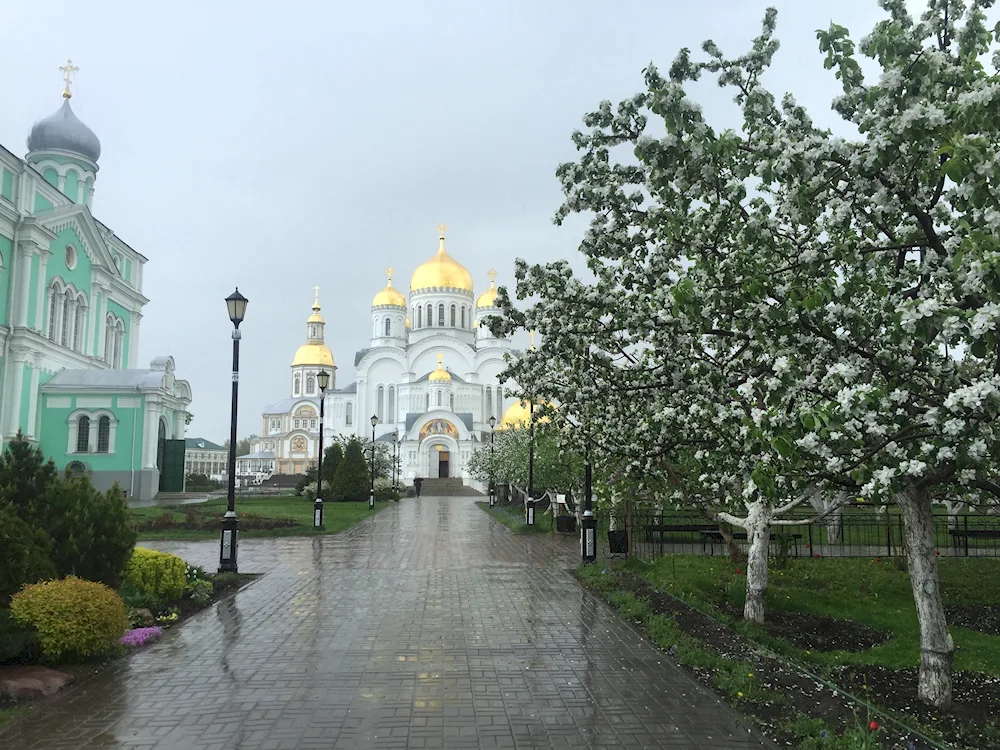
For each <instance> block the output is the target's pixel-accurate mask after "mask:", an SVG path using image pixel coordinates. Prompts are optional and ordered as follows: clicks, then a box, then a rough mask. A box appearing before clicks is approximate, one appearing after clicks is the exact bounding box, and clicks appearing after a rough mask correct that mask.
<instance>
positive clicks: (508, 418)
mask: <svg viewBox="0 0 1000 750" xmlns="http://www.w3.org/2000/svg"><path fill="white" fill-rule="evenodd" d="M544 403H545V402H544V401H539V402H538V403H537V404H535V405H536V406H542V405H543V404H544ZM536 421H538V422H548V421H549V418H548V417H539V418H538V419H537V420H536ZM530 423H531V407H530V405H529V404H528V402H527V401H515V402H514V403H513V404H511V405H510V406H508V407H507V411H505V412H504V413H503V416H502V417H501V418H500V424H499V427H500V429H501V430H507V429H511V428H514V429H517V428H519V427H526V426H527V425H529V424H530Z"/></svg>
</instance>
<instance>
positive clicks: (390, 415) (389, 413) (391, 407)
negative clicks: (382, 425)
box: [385, 385, 396, 422]
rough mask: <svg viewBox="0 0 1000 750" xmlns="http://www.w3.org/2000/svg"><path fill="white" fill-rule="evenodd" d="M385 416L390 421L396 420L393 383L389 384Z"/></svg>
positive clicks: (394, 387)
mask: <svg viewBox="0 0 1000 750" xmlns="http://www.w3.org/2000/svg"><path fill="white" fill-rule="evenodd" d="M385 416H386V419H388V420H389V421H390V422H395V421H396V386H394V385H390V386H389V401H388V408H387V409H386V410H385Z"/></svg>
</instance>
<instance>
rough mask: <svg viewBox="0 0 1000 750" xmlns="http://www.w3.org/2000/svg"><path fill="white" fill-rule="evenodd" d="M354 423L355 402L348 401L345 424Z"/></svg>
mask: <svg viewBox="0 0 1000 750" xmlns="http://www.w3.org/2000/svg"><path fill="white" fill-rule="evenodd" d="M353 423H354V404H352V403H351V402H350V401H348V402H347V408H346V409H345V410H344V424H353Z"/></svg>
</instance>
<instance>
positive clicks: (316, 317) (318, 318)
mask: <svg viewBox="0 0 1000 750" xmlns="http://www.w3.org/2000/svg"><path fill="white" fill-rule="evenodd" d="M314 288H315V289H316V299H315V301H314V302H313V306H312V311H313V314H312V315H310V316H309V320H307V321H306V323H323V322H324V321H323V316H322V315H320V314H319V310H320V307H319V287H318V286H317V287H314Z"/></svg>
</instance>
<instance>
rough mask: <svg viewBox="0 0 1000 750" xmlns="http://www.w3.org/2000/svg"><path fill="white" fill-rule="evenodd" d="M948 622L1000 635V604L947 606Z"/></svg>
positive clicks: (960, 626)
mask: <svg viewBox="0 0 1000 750" xmlns="http://www.w3.org/2000/svg"><path fill="white" fill-rule="evenodd" d="M945 616H946V617H947V618H948V624H949V625H954V626H955V627H959V628H968V629H969V630H978V631H979V632H980V633H985V634H986V635H1000V604H963V605H952V606H949V607H945Z"/></svg>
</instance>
